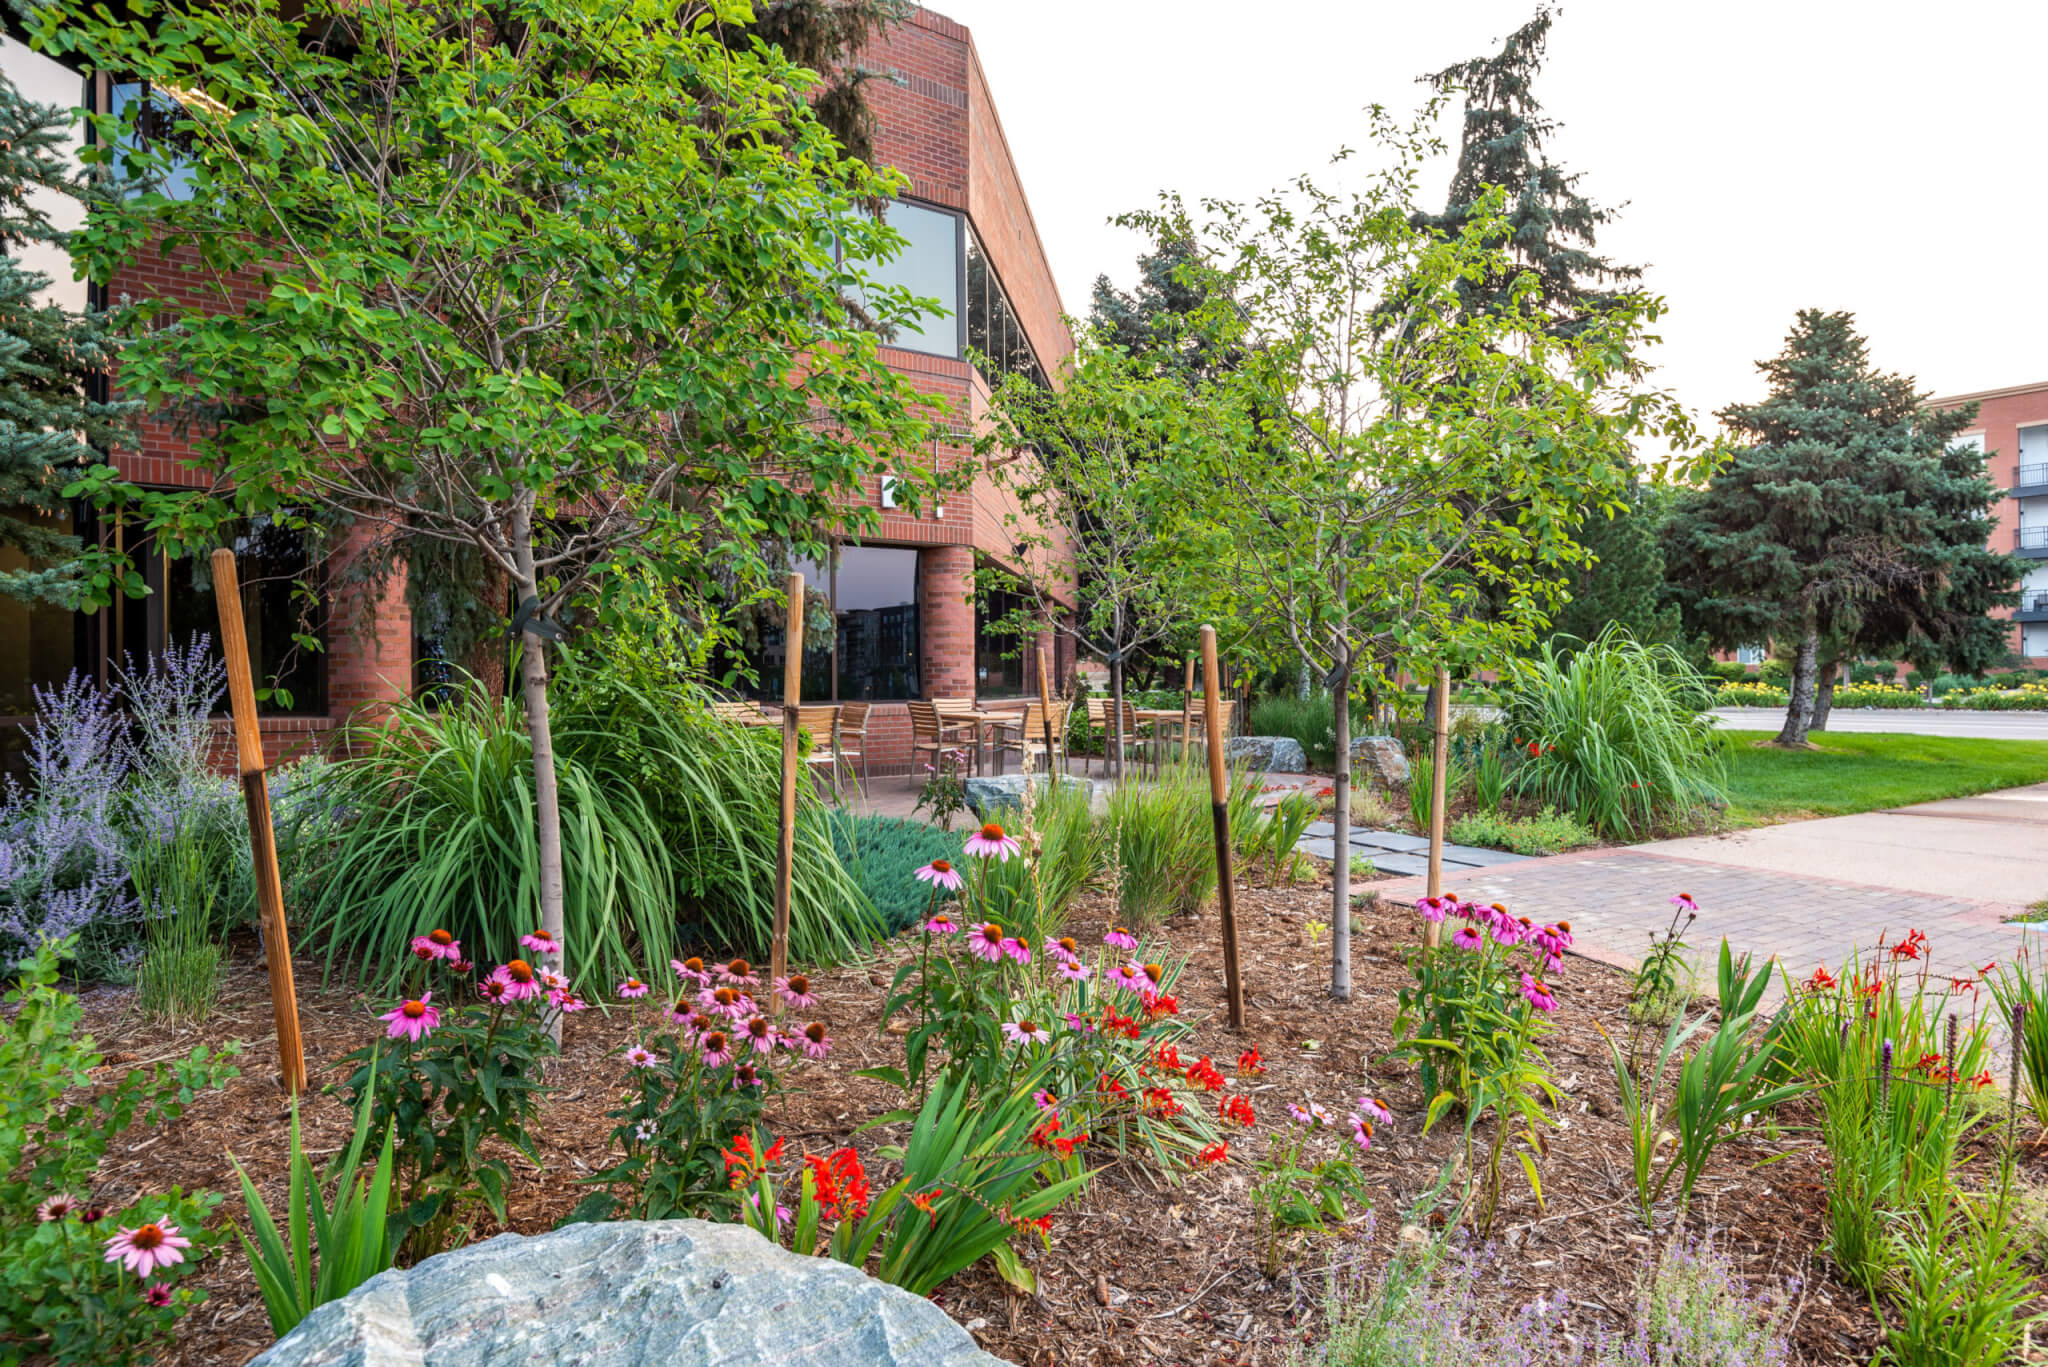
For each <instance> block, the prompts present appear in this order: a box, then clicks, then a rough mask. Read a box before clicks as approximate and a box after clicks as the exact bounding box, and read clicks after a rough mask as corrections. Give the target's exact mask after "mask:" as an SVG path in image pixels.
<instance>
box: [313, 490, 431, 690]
mask: <svg viewBox="0 0 2048 1367" xmlns="http://www.w3.org/2000/svg"><path fill="white" fill-rule="evenodd" d="M371 535H372V533H371V532H369V531H368V529H367V528H366V527H365V526H364V525H363V524H357V526H356V527H355V528H353V529H351V530H350V532H349V538H348V540H347V541H345V542H343V543H342V546H341V549H340V552H339V554H338V555H337V559H338V560H340V561H341V562H343V563H346V562H347V561H348V560H349V559H351V558H352V557H353V556H355V555H358V554H361V553H362V551H363V550H364V549H365V548H366V545H367V543H368V541H369V538H370V536H371ZM330 607H331V611H330V612H329V614H328V636H327V711H328V714H329V715H330V716H332V717H333V718H334V719H335V720H336V721H340V720H342V719H344V718H346V717H347V716H348V715H349V714H350V713H351V712H353V711H354V710H355V709H356V708H358V707H362V706H363V705H364V704H369V703H380V702H396V701H397V700H399V699H401V698H403V697H405V696H406V694H408V693H409V692H411V691H412V609H410V608H408V607H407V606H406V603H405V571H404V569H403V568H399V569H397V570H394V571H393V573H392V574H391V576H390V578H389V579H387V580H386V581H385V582H384V586H383V589H382V591H381V592H379V591H378V590H376V589H375V588H372V587H370V586H367V585H364V586H359V587H351V588H345V589H339V590H337V591H336V592H335V594H334V598H333V601H332V603H331V604H330Z"/></svg>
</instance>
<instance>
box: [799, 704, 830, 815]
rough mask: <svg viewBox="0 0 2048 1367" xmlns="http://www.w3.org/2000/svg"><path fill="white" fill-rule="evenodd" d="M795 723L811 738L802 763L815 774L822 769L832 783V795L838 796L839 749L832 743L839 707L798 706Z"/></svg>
mask: <svg viewBox="0 0 2048 1367" xmlns="http://www.w3.org/2000/svg"><path fill="white" fill-rule="evenodd" d="M796 725H797V729H798V730H799V731H802V732H803V733H804V734H805V735H807V736H809V737H810V738H811V752H810V753H809V754H808V755H806V756H804V763H805V764H806V765H808V766H809V767H810V771H811V772H812V773H813V774H815V773H817V772H818V771H819V770H821V769H822V770H823V771H824V773H825V778H826V780H827V781H828V782H830V783H831V785H832V796H833V798H834V799H835V800H836V799H838V798H839V796H840V793H839V750H838V747H837V746H836V745H835V744H834V740H835V738H836V734H837V731H838V728H839V709H838V708H837V707H835V706H830V705H826V706H819V707H799V708H797V710H796Z"/></svg>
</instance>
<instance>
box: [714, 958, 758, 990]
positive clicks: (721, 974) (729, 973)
mask: <svg viewBox="0 0 2048 1367" xmlns="http://www.w3.org/2000/svg"><path fill="white" fill-rule="evenodd" d="M718 978H719V981H720V982H728V983H731V984H732V985H733V986H734V987H752V986H753V985H754V984H755V982H756V981H757V980H756V979H755V977H754V966H753V965H752V964H750V963H748V962H747V961H746V960H745V959H728V960H727V961H726V962H725V963H724V964H722V965H720V967H719V970H718Z"/></svg>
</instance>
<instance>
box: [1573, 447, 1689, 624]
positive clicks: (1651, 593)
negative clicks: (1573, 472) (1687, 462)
mask: <svg viewBox="0 0 2048 1367" xmlns="http://www.w3.org/2000/svg"><path fill="white" fill-rule="evenodd" d="M1662 497H1663V496H1662V493H1661V491H1659V490H1657V489H1654V488H1650V487H1647V486H1645V485H1643V484H1641V483H1637V484H1634V485H1632V486H1631V487H1630V488H1629V490H1628V492H1627V494H1626V495H1625V496H1624V497H1623V498H1622V500H1621V503H1622V508H1621V511H1619V512H1615V513H1612V514H1609V513H1607V512H1604V511H1601V510H1595V511H1594V512H1592V513H1589V514H1588V515H1587V516H1586V517H1584V518H1583V519H1581V520H1580V522H1579V526H1578V529H1577V530H1576V531H1575V532H1574V533H1573V534H1572V535H1573V538H1574V539H1575V540H1577V541H1578V543H1579V544H1580V545H1581V546H1583V547H1585V549H1586V553H1587V555H1588V557H1589V559H1588V561H1587V562H1586V563H1585V564H1583V565H1581V566H1579V567H1578V568H1577V569H1576V570H1575V571H1574V572H1573V573H1572V574H1570V575H1569V576H1568V577H1567V580H1566V584H1567V587H1568V589H1569V591H1570V593H1571V601H1570V602H1568V603H1566V604H1565V605H1564V607H1563V608H1561V609H1559V611H1558V613H1557V616H1556V617H1555V618H1554V619H1553V621H1552V622H1551V626H1552V628H1553V629H1554V630H1555V631H1556V632H1557V633H1559V634H1560V635H1565V636H1576V637H1578V638H1579V639H1580V640H1582V641H1590V640H1593V639H1594V638H1595V637H1597V636H1599V635H1600V633H1601V632H1603V631H1605V630H1606V629H1607V627H1608V626H1609V625H1610V624H1612V625H1615V626H1620V627H1622V628H1624V629H1626V630H1627V631H1628V633H1629V634H1630V635H1631V636H1633V637H1635V638H1636V639H1637V640H1638V641H1642V642H1644V643H1645V644H1656V643H1659V642H1662V643H1664V644H1666V645H1673V644H1676V643H1677V641H1678V627H1679V613H1678V609H1677V607H1676V606H1674V605H1672V604H1670V603H1667V602H1665V601H1664V544H1663V539H1662V534H1661V527H1660V525H1659V524H1660V523H1661V521H1662V511H1661V508H1662Z"/></svg>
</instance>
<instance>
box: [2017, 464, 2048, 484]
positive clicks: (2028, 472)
mask: <svg viewBox="0 0 2048 1367" xmlns="http://www.w3.org/2000/svg"><path fill="white" fill-rule="evenodd" d="M2036 484H2048V463H2043V464H2040V465H2022V466H2021V467H2020V468H2019V473H2018V474H2016V475H2014V476H2013V478H2012V487H2013V488H2015V489H2025V488H2030V487H2032V486H2033V485H2036Z"/></svg>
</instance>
